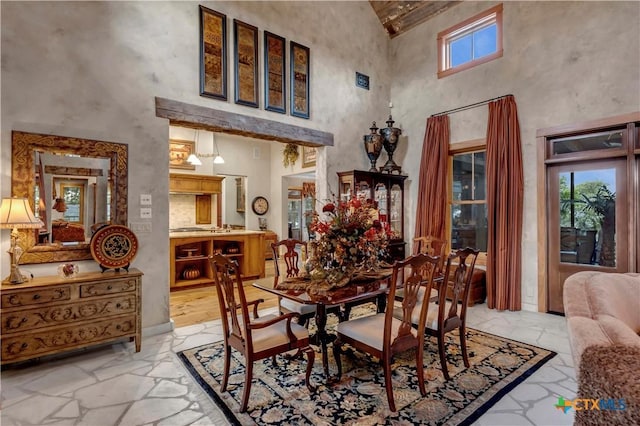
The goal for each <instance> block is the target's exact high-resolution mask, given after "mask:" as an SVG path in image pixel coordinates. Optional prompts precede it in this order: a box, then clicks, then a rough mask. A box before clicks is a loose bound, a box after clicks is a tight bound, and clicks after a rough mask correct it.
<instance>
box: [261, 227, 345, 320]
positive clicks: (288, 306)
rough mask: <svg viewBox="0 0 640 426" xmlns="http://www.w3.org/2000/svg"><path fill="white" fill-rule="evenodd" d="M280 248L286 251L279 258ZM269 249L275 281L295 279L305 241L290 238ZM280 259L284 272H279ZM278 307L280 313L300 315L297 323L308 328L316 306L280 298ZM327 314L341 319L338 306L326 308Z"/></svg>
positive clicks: (304, 248)
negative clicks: (271, 251)
mask: <svg viewBox="0 0 640 426" xmlns="http://www.w3.org/2000/svg"><path fill="white" fill-rule="evenodd" d="M280 247H285V248H286V251H285V252H284V254H283V255H282V256H280ZM271 249H272V250H273V262H274V265H275V276H276V280H277V279H280V278H281V277H283V276H284V277H286V278H291V277H297V276H298V275H299V274H300V268H301V267H302V265H301V264H300V263H301V262H300V253H305V255H306V254H307V243H306V241H300V240H294V239H291V238H290V239H286V240H281V241H278V242H276V243H272V244H271ZM280 258H282V260H283V261H284V265H285V267H286V271H280V262H279V261H278V260H279V259H280ZM278 305H279V306H280V312H281V313H289V312H293V313H296V314H298V315H300V320H299V321H298V323H299V324H301V325H304V326H308V325H309V320H310V319H311V318H313V317H315V315H316V305H313V304H308V303H299V302H296V301H293V300H289V299H284V298H282V297H280V298H279V300H278ZM327 312H331V313H333V314H336V315H338V318H340V319H341V318H342V315H341V312H340V305H332V306H327Z"/></svg>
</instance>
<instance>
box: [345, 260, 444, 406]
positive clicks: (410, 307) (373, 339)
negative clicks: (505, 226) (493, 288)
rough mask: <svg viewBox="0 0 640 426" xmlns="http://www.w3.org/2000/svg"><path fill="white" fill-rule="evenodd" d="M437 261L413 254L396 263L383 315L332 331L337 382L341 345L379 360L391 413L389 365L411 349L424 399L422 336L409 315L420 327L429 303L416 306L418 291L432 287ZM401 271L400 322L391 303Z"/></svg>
mask: <svg viewBox="0 0 640 426" xmlns="http://www.w3.org/2000/svg"><path fill="white" fill-rule="evenodd" d="M439 261H440V259H439V258H438V257H437V256H429V255H427V254H417V255H414V256H410V257H408V258H406V259H405V260H402V261H396V262H395V264H394V266H393V274H392V276H391V281H389V293H388V295H387V308H386V311H385V312H384V313H379V314H377V315H370V316H365V317H360V318H356V319H353V320H348V321H344V322H341V323H339V324H338V326H337V329H336V333H337V337H336V340H335V341H334V343H333V354H334V357H335V359H336V364H337V367H338V375H337V378H338V380H339V379H340V377H341V376H342V362H341V360H340V354H341V352H342V345H343V344H345V343H346V344H349V345H351V346H352V347H353V348H355V349H356V350H359V351H363V352H366V353H369V354H370V355H373V356H374V357H376V358H378V359H379V360H380V363H381V364H382V367H383V371H384V379H385V389H386V391H387V400H388V402H389V409H390V410H391V411H396V404H395V401H394V398H393V386H392V380H391V361H392V359H393V356H394V355H395V354H397V353H400V352H404V351H406V350H408V349H411V348H415V351H416V370H417V376H418V387H419V388H420V393H421V394H422V396H425V395H426V389H425V385H424V371H423V370H424V369H423V363H424V360H423V348H424V333H421V332H418V331H417V330H416V329H415V328H413V327H412V324H411V315H412V312H414V310H417V311H419V312H420V314H419V321H418V324H419V326H420V327H424V325H425V321H426V317H427V310H428V308H429V303H428V300H427V299H423V302H422V303H421V304H418V290H419V289H420V288H422V287H423V286H427V287H429V286H431V285H432V284H433V278H434V273H435V270H436V268H437V265H438V262H439ZM402 271H405V274H404V275H405V276H404V279H403V280H402V287H403V290H404V297H403V299H402V302H400V305H401V311H402V315H401V316H400V318H394V315H393V311H394V303H393V301H394V300H395V293H396V289H397V283H398V277H399V275H400V274H401V272H402Z"/></svg>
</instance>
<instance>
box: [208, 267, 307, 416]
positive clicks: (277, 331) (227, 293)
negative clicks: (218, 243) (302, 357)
mask: <svg viewBox="0 0 640 426" xmlns="http://www.w3.org/2000/svg"><path fill="white" fill-rule="evenodd" d="M209 259H210V263H211V267H212V269H213V276H214V280H215V284H216V290H217V293H218V303H219V304H220V312H221V313H222V314H223V315H222V329H223V331H224V376H223V379H222V384H221V386H220V389H221V391H222V392H225V391H226V390H227V384H228V383H229V367H230V364H231V349H232V348H233V349H235V350H237V351H238V352H240V353H242V355H243V356H244V358H245V361H246V362H245V363H246V366H245V377H244V391H243V394H242V402H241V405H240V411H241V412H244V411H246V410H247V404H248V402H249V393H250V391H251V381H252V378H253V363H254V362H255V361H258V360H261V359H264V358H268V357H272V358H273V360H274V362H275V356H276V355H278V354H282V353H285V352H288V351H292V350H296V349H297V350H299V351H301V352H305V353H306V354H307V371H306V376H305V379H306V384H307V388H308V389H309V391H311V392H313V391H314V390H315V388H314V386H312V385H311V382H310V376H311V369H312V368H313V361H314V359H315V353H314V351H313V349H312V348H311V347H310V346H309V332H308V331H307V329H306V328H305V327H303V326H301V325H299V324H296V323H295V322H292V319H294V318H296V317H297V316H298V315H297V314H294V313H288V314H284V315H279V316H276V315H266V316H264V317H260V318H259V317H258V304H259V303H260V302H263V301H264V300H262V299H259V300H254V301H250V302H247V300H246V297H245V294H244V288H243V286H242V278H241V276H240V268H239V266H238V263H237V262H236V261H233V260H230V259H229V258H227V257H225V256H223V255H221V254H216V255H213V256H210V258H209ZM249 306H253V316H252V317H250V316H249ZM225 312H226V315H225V314H224V313H225Z"/></svg>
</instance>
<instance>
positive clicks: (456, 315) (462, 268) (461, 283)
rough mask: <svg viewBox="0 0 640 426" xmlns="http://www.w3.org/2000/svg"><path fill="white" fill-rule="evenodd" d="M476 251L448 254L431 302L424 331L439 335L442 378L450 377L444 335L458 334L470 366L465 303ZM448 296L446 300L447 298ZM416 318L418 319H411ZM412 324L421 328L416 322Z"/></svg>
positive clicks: (464, 358)
mask: <svg viewBox="0 0 640 426" xmlns="http://www.w3.org/2000/svg"><path fill="white" fill-rule="evenodd" d="M478 253H479V250H475V249H472V248H470V247H467V248H465V249H460V250H456V251H455V252H453V253H451V254H450V255H449V256H448V257H447V263H446V266H445V270H444V278H445V279H443V280H441V281H439V282H438V283H437V284H436V289H437V293H438V294H437V300H436V301H433V300H432V301H431V302H430V304H431V306H430V308H429V314H428V315H427V320H426V326H425V328H424V330H425V333H427V334H428V335H431V336H436V337H437V338H438V353H439V354H440V364H441V366H442V374H443V375H444V378H445V380H449V371H448V368H447V358H446V347H445V335H446V334H447V333H449V332H451V331H453V330H456V329H457V330H458V332H459V334H460V347H461V349H462V359H463V361H464V366H465V367H467V368H469V356H468V354H467V336H466V334H467V328H466V324H467V305H468V304H469V294H470V293H471V291H470V290H471V278H472V275H473V269H474V267H475V264H476V259H477V258H478ZM448 299H449V300H448ZM414 319H417V318H414ZM414 325H416V326H417V327H418V329H419V330H420V329H421V328H420V326H419V325H418V322H417V321H414Z"/></svg>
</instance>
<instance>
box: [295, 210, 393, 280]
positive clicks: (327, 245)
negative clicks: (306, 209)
mask: <svg viewBox="0 0 640 426" xmlns="http://www.w3.org/2000/svg"><path fill="white" fill-rule="evenodd" d="M322 216H323V217H321V215H319V214H318V213H315V212H314V216H313V218H312V220H311V224H310V227H309V229H310V230H311V231H312V232H315V233H316V236H317V239H316V240H315V241H312V242H310V243H309V259H308V261H307V263H306V265H305V268H306V270H307V273H308V274H309V276H310V278H311V279H313V280H319V279H323V280H326V281H328V282H329V283H331V284H333V286H336V287H340V286H343V285H345V284H346V283H347V282H349V280H350V278H351V276H352V275H353V274H354V273H356V272H358V271H362V272H368V271H373V270H375V269H376V268H377V267H378V266H379V264H380V258H381V257H383V256H384V255H385V254H386V249H387V244H388V241H389V238H390V237H391V236H392V234H391V232H390V231H389V230H388V229H385V228H384V227H383V226H382V224H381V223H380V221H379V220H378V210H377V209H376V206H375V203H374V202H373V201H371V200H366V201H365V200H360V199H357V198H352V199H351V200H349V201H338V202H328V203H326V204H325V205H324V206H323V207H322Z"/></svg>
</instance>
